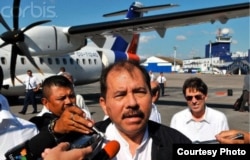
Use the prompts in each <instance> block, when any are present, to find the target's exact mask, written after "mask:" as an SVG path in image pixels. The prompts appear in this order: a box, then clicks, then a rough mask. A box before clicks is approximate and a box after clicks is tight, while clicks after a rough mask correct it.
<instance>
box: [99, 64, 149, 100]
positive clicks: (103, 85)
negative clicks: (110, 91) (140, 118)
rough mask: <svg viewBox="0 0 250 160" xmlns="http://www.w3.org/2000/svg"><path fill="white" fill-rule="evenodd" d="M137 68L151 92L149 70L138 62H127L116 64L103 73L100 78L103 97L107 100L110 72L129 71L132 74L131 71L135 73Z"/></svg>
mask: <svg viewBox="0 0 250 160" xmlns="http://www.w3.org/2000/svg"><path fill="white" fill-rule="evenodd" d="M135 68H137V69H139V70H140V71H141V73H142V76H143V79H144V80H145V82H146V84H147V86H148V88H149V90H150V91H151V87H150V77H149V75H148V72H147V70H146V69H145V68H144V67H142V66H141V65H140V64H139V63H138V62H137V61H131V60H125V61H119V62H116V63H114V64H112V65H110V66H109V67H107V68H105V69H104V70H103V71H102V74H101V78H100V90H101V97H103V98H106V93H107V76H108V74H109V73H110V71H113V70H116V71H120V70H127V71H128V72H129V73H131V71H133V70H134V69H135ZM138 76H139V75H138Z"/></svg>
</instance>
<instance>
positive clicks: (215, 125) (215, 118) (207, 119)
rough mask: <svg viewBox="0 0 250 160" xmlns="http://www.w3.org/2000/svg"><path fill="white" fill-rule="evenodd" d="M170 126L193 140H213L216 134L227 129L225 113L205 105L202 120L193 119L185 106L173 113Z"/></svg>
mask: <svg viewBox="0 0 250 160" xmlns="http://www.w3.org/2000/svg"><path fill="white" fill-rule="evenodd" d="M170 127H172V128H175V129H177V130H178V131H180V132H182V133H183V134H184V135H186V136H187V137H188V138H189V139H190V140H191V141H193V142H194V141H208V140H215V135H216V134H218V133H220V132H221V131H224V130H228V129H229V127H228V122H227V118H226V116H225V114H224V113H222V112H220V111H217V110H214V109H212V108H209V107H207V106H206V110H205V115H204V118H203V120H201V121H199V122H196V121H194V120H193V117H192V114H191V112H190V109H189V108H187V109H184V110H182V111H180V112H178V113H176V114H174V116H173V117H172V119H171V123H170Z"/></svg>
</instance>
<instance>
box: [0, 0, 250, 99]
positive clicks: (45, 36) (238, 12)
mask: <svg viewBox="0 0 250 160" xmlns="http://www.w3.org/2000/svg"><path fill="white" fill-rule="evenodd" d="M249 4H250V3H242V4H234V5H227V6H219V7H212V8H205V9H198V10H191V11H183V12H176V13H168V14H162V15H155V16H148V17H141V13H143V12H145V11H147V10H154V9H160V8H161V7H164V6H170V7H171V6H175V5H161V6H158V7H155V8H154V7H152V8H151V7H145V8H144V7H142V6H141V3H139V2H134V3H133V5H132V6H131V7H133V9H131V10H129V12H128V14H127V15H130V14H131V15H135V16H137V17H139V18H127V19H123V20H116V21H109V22H101V23H94V24H87V25H79V26H71V27H58V26H40V25H41V24H45V23H47V22H50V21H48V20H44V21H39V22H35V23H32V24H30V25H28V26H27V27H25V28H22V29H20V28H19V23H18V21H19V19H18V15H19V6H20V0H14V3H13V8H14V9H13V29H11V28H10V27H9V26H8V25H7V23H6V22H5V20H4V19H3V17H2V16H1V15H0V22H1V23H2V25H3V26H4V27H5V28H6V30H7V31H6V32H5V33H3V34H1V36H0V38H1V39H2V41H0V47H1V48H0V65H1V66H2V68H3V72H4V81H3V85H4V86H5V88H6V89H2V93H3V94H4V95H6V96H11V95H12V96H14V95H22V94H23V91H24V86H23V85H22V84H21V83H19V82H17V80H15V77H18V78H19V79H23V78H24V76H26V70H27V69H32V68H33V66H34V67H35V68H36V69H35V68H33V69H32V70H33V74H34V75H36V76H38V77H39V79H41V80H43V79H44V78H46V77H48V76H50V75H54V74H56V73H57V72H58V70H59V68H60V67H61V66H62V65H63V66H65V67H66V69H67V70H68V71H69V72H70V73H72V74H73V76H74V77H75V84H76V85H81V84H87V83H91V82H94V81H98V79H99V76H100V72H101V70H102V69H103V67H106V66H108V65H109V64H112V63H114V62H116V61H119V60H122V59H136V60H143V59H141V57H140V56H138V55H137V54H135V53H136V52H135V49H136V48H137V44H138V41H139V40H138V38H139V35H138V34H139V33H140V32H146V31H153V30H155V31H157V33H158V34H159V35H160V36H161V37H164V35H165V32H166V29H167V28H171V27H177V26H185V25H190V24H198V23H202V22H211V23H214V22H215V21H217V20H218V21H220V22H221V23H226V22H227V20H228V19H232V18H239V17H244V16H249ZM140 7H142V9H140ZM131 11H134V13H133V12H131ZM120 13H121V12H116V14H120ZM106 16H109V14H107V15H106ZM112 36H115V37H116V40H115V41H114V43H113V44H114V46H117V45H115V44H117V43H119V45H118V46H120V47H121V46H122V45H120V44H121V41H122V43H123V44H127V46H128V44H129V43H130V45H129V47H128V48H130V50H128V49H127V47H126V46H124V47H123V48H119V47H118V50H116V49H117V47H114V48H112V47H111V48H109V49H106V48H104V47H103V46H107V44H108V40H107V39H109V38H110V37H112ZM117 36H118V37H117ZM121 37H122V38H121ZM87 39H91V40H92V41H93V42H94V43H95V44H96V45H97V46H99V47H96V48H90V47H88V46H86V45H87ZM7 88H8V89H7Z"/></svg>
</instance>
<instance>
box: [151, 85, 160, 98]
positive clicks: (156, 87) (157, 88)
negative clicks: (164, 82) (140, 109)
mask: <svg viewBox="0 0 250 160" xmlns="http://www.w3.org/2000/svg"><path fill="white" fill-rule="evenodd" d="M160 91H161V88H160V86H159V85H157V86H155V87H154V88H151V93H152V95H153V96H155V95H156V93H157V92H158V93H160Z"/></svg>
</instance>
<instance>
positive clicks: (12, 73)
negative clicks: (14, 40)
mask: <svg viewBox="0 0 250 160" xmlns="http://www.w3.org/2000/svg"><path fill="white" fill-rule="evenodd" d="M17 52H18V48H17V46H16V45H12V49H11V59H10V78H11V82H12V84H13V86H15V81H14V80H15V75H16V73H15V72H16V59H17Z"/></svg>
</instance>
